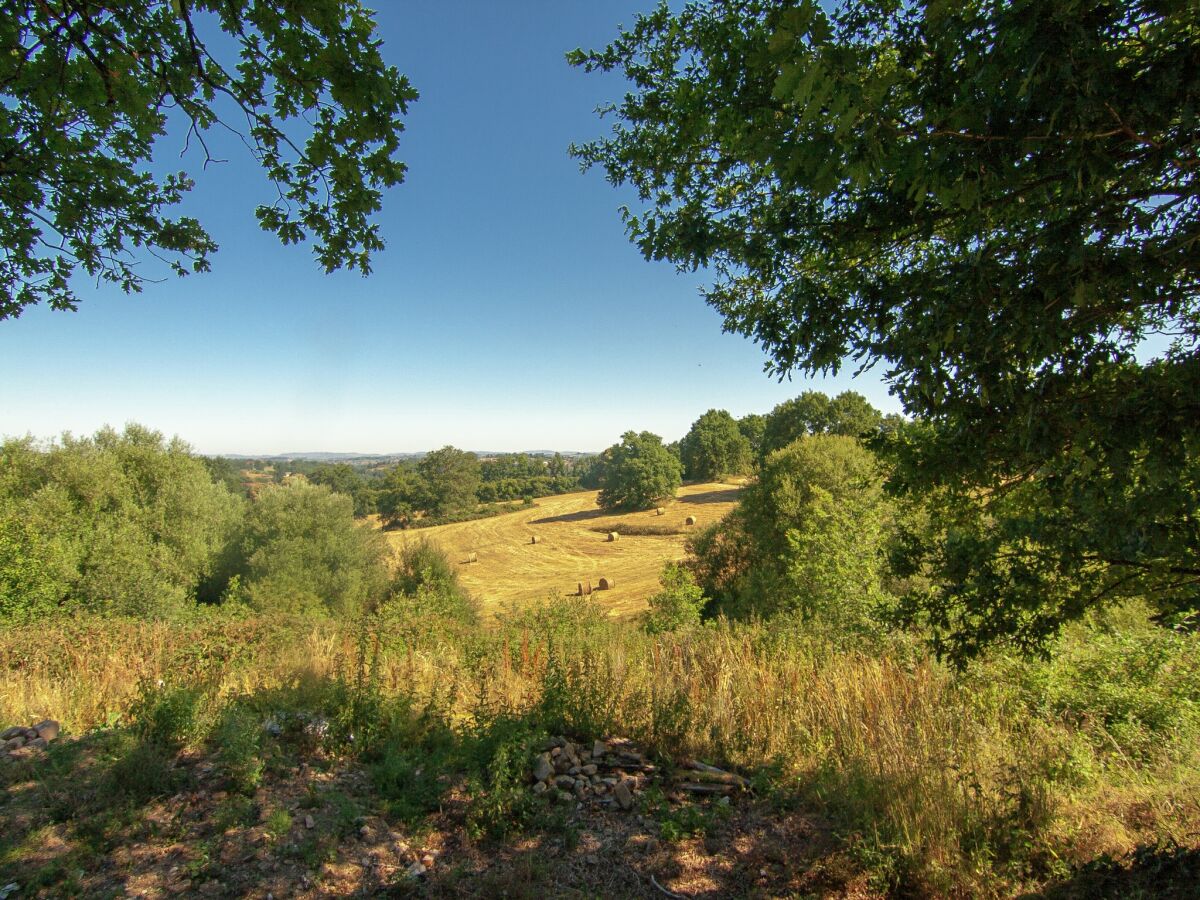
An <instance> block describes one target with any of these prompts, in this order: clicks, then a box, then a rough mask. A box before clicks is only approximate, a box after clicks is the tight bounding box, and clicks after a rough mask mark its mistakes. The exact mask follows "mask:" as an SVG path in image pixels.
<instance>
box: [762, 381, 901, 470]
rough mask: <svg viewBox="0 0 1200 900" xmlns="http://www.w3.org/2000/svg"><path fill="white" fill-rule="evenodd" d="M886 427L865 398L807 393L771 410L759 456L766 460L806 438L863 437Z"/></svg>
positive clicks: (848, 392)
mask: <svg viewBox="0 0 1200 900" xmlns="http://www.w3.org/2000/svg"><path fill="white" fill-rule="evenodd" d="M882 424H883V416H882V415H881V414H880V412H879V410H877V409H876V408H875V407H873V406H872V405H871V404H870V403H868V402H867V398H866V397H864V396H863V395H862V394H857V393H855V392H854V391H843V392H842V393H840V394H838V395H837V396H836V397H828V396H826V395H825V394H822V393H821V392H820V391H805V392H804V393H803V394H801V395H800V396H799V397H796V398H795V399H792V400H785V401H784V402H783V403H780V404H779V405H778V406H776V407H775V408H774V409H773V410H771V413H770V415H768V416H767V418H766V421H765V422H764V423H763V435H762V440H761V441H760V442H759V454H760V456H763V457H765V456H766V455H767V454H768V453H771V452H772V451H775V450H781V449H783V448H784V447H786V446H787V445H788V444H790V443H791V442H792V441H794V440H796V438H798V437H803V436H804V435H806V434H841V435H845V436H846V437H863V436H866V435H869V434H872V433H874V432H875V431H876V430H877V429H878V428H879V427H880V425H882Z"/></svg>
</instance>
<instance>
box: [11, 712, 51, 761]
mask: <svg viewBox="0 0 1200 900" xmlns="http://www.w3.org/2000/svg"><path fill="white" fill-rule="evenodd" d="M61 730H62V729H61V728H60V727H59V724H58V723H57V722H55V721H54V720H53V719H43V720H42V721H41V722H38V723H37V724H36V725H30V726H29V727H28V728H23V727H21V726H20V725H14V726H13V727H12V728H6V729H4V730H3V731H0V759H2V758H11V759H25V758H27V757H29V756H32V755H33V754H35V753H37V752H38V751H39V750H45V749H46V747H48V746H49V745H50V742H51V741H52V740H54V739H55V738H56V737H58V733H59V732H60V731H61Z"/></svg>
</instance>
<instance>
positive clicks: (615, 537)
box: [608, 531, 621, 544]
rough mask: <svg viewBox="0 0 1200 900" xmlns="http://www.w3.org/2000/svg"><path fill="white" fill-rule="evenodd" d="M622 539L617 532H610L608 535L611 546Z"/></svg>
mask: <svg viewBox="0 0 1200 900" xmlns="http://www.w3.org/2000/svg"><path fill="white" fill-rule="evenodd" d="M620 537H621V535H619V534H617V532H615V531H610V532H609V533H608V542H609V543H610V544H611V543H613V542H614V541H616V540H619V539H620Z"/></svg>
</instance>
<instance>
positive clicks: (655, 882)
mask: <svg viewBox="0 0 1200 900" xmlns="http://www.w3.org/2000/svg"><path fill="white" fill-rule="evenodd" d="M650 883H651V884H652V885H654V886H655V887H656V888H658V889H659V890H660V891H662V892H663V893H664V894H666V895H667V896H668V897H672V898H674V900H685V898H684V896H683V894H676V893H675V892H674V891H668V890H667V889H666V888H665V887H663V886H662V885H661V884H659V883H658V879H657V878H655V877H654V876H653V875H651V876H650Z"/></svg>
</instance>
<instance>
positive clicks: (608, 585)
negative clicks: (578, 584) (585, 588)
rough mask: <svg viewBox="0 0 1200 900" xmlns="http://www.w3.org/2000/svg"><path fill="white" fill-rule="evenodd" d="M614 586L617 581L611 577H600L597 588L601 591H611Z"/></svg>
mask: <svg viewBox="0 0 1200 900" xmlns="http://www.w3.org/2000/svg"><path fill="white" fill-rule="evenodd" d="M616 586H617V583H616V582H615V581H613V580H612V579H611V578H601V579H600V588H599V589H600V590H602V591H611V590H612V589H613V588H615V587H616Z"/></svg>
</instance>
